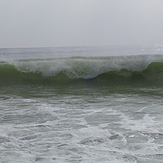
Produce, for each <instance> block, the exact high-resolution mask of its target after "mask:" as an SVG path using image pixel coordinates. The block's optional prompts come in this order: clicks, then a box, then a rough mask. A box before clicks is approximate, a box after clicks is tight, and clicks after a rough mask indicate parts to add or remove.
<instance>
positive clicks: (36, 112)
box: [0, 48, 163, 163]
mask: <svg viewBox="0 0 163 163" xmlns="http://www.w3.org/2000/svg"><path fill="white" fill-rule="evenodd" d="M10 50H11V49H10ZM39 50H40V49H39ZM44 50H45V49H44ZM81 50H82V48H81V49H80V51H81ZM11 51H12V50H11ZM15 51H16V50H15ZM15 51H13V53H14V55H15V53H16V52H15ZM18 51H20V50H18ZM22 51H23V50H22ZM22 51H21V52H22ZM40 51H41V52H42V53H41V52H40ZM40 51H37V50H36V52H35V53H36V54H35V57H36V56H39V53H41V54H40V55H41V56H42V55H43V53H44V51H42V50H40ZM58 51H59V50H58ZM70 51H73V48H72V49H69V51H68V50H65V53H66V54H67V53H69V52H70ZM94 51H96V49H94ZM130 51H131V50H130ZM138 51H140V49H138ZM24 52H25V53H24V56H23V57H22V58H21V57H18V58H19V59H20V60H21V61H20V60H18V59H17V58H15V60H13V58H12V57H13V56H12V53H11V52H10V53H8V55H9V56H10V57H9V58H10V59H7V58H6V60H5V62H6V61H7V68H6V69H5V71H4V69H0V70H1V71H0V73H1V77H4V79H2V78H1V79H0V80H1V81H5V82H7V83H2V82H1V84H0V162H2V163H22V162H23V163H31V162H42V163H47V162H48V163H53V162H55V163H61V162H65V163H67V162H70V163H79V162H81V163H96V162H98V163H99V162H100V163H105V162H107V163H108V162H111V163H123V162H124V163H126V162H127V163H161V162H162V160H163V144H162V142H163V129H162V126H163V114H162V106H163V102H162V97H163V88H162V85H161V84H160V85H157V82H154V83H148V82H146V81H144V80H142V79H141V78H139V76H138V78H134V79H135V80H136V81H133V79H132V80H130V78H129V79H127V80H129V81H126V82H122V83H121V81H119V82H117V80H119V79H121V78H118V77H114V76H106V75H105V76H104V78H100V79H99V78H98V80H102V81H103V80H104V79H105V82H104V84H103V82H102V81H100V82H97V80H96V79H95V80H94V79H92V80H87V79H83V80H80V81H78V80H74V78H73V79H71V80H72V81H71V82H70V83H69V80H70V79H69V80H67V78H66V80H67V81H65V82H63V81H62V80H63V79H64V80H65V77H64V78H61V77H59V78H57V80H58V81H57V84H56V82H55V79H53V76H55V72H56V73H58V72H57V70H59V71H60V70H61V69H62V72H65V70H63V68H64V67H66V68H67V67H68V66H69V69H68V68H67V72H68V70H69V74H70V72H74V73H75V72H76V74H77V75H83V74H84V75H87V76H88V75H90V74H91V75H92V74H93V73H95V74H96V75H97V72H98V73H101V72H103V71H105V70H107V72H108V70H109V68H110V69H111V68H112V69H115V68H113V65H116V66H117V65H119V66H122V67H120V68H119V69H122V68H126V69H129V68H131V67H132V68H133V69H134V68H138V67H139V68H140V67H141V66H144V67H146V66H147V65H148V64H149V63H150V62H149V60H151V58H152V62H157V61H159V64H158V66H157V65H156V67H154V69H152V71H151V72H152V73H153V72H155V71H156V70H157V73H159V75H160V77H159V79H160V81H159V82H160V83H161V82H162V78H161V72H162V67H161V66H162V65H161V57H162V56H161V54H159V55H158V54H157V55H154V54H150V55H149V54H148V56H147V57H146V56H145V55H147V54H145V55H139V56H137V57H136V56H135V55H134V56H132V57H127V59H126V58H125V60H124V56H120V57H117V58H116V57H113V58H112V60H111V62H110V60H109V59H108V58H109V57H110V56H107V57H106V56H105V57H101V56H100V57H98V58H97V57H93V58H91V57H89V58H88V59H87V58H86V57H84V58H83V57H81V58H80V57H79V56H80V55H79V54H78V57H73V58H72V57H68V58H67V59H65V57H64V58H58V57H57V60H55V59H54V57H53V59H51V60H49V59H45V58H42V57H40V59H38V58H37V59H36V58H35V57H34V58H35V59H34V58H31V59H29V58H28V57H29V56H28V53H29V54H30V55H33V53H32V54H31V53H30V50H29V51H28V53H27V51H24ZM62 52H63V49H62ZM82 52H83V51H82ZM98 52H99V51H98ZM105 52H106V51H105ZM116 52H117V51H116ZM6 53H7V52H6ZM74 53H78V51H76V49H74ZM92 53H93V52H92ZM21 54H22V53H21ZM53 55H54V54H53ZM153 55H154V56H153ZM1 56H4V53H2V52H1ZM151 56H152V57H151ZM51 57H52V54H51V53H50V55H49V57H48V56H47V58H51ZM11 58H12V60H11ZM23 58H24V59H23ZM106 58H107V59H106ZM113 60H114V61H115V63H113V62H112V61H113ZM2 61H4V59H2ZM74 62H75V64H74ZM81 62H82V68H81V67H80V65H81V64H79V63H81ZM76 63H78V64H76ZM104 63H105V64H104ZM109 63H110V64H109ZM122 63H123V64H122ZM124 63H125V64H124ZM131 63H132V64H131ZM133 63H135V65H134V64H133ZM146 63H147V65H145V64H146ZM4 64H6V63H4V62H2V64H1V65H2V67H3V66H4ZM8 64H10V65H8ZM11 64H12V65H11ZM13 64H14V66H15V67H14V68H13V67H12V66H13ZM76 65H77V67H75V66H76ZM83 65H84V66H83ZM5 66H6V65H5ZM84 67H86V69H84ZM158 67H159V69H158ZM70 68H71V69H70ZM80 68H81V69H80ZM89 68H90V70H89V71H88V69H89ZM152 68H153V67H152ZM155 68H156V69H155ZM143 69H144V68H142V67H141V70H140V71H142V70H143ZM79 70H80V71H79ZM17 71H18V72H17ZM131 71H132V70H131ZM19 72H21V73H19ZM29 72H30V73H33V72H34V73H33V74H30V73H29ZM38 72H39V73H40V72H41V75H42V76H43V77H41V76H37V75H38V74H37V73H38ZM47 72H48V73H49V74H48V73H47ZM82 72H83V73H82ZM115 72H116V73H117V72H118V71H117V70H116V71H115ZM130 73H131V72H130ZM157 73H155V76H157V75H158V74H157ZM39 75H40V74H39ZM16 77H19V78H21V81H20V80H18V79H16ZM47 77H50V78H48V79H46V78H47ZM110 77H114V78H113V79H112V80H111V79H110ZM51 78H52V79H51ZM82 78H84V76H82ZM9 79H10V81H8V80H9ZM40 79H41V80H42V82H38V80H40ZM45 79H46V80H47V81H46V82H45V81H44V80H45ZM75 79H76V78H75ZM109 79H110V80H111V82H109V81H110V80H109ZM139 79H140V80H139ZM35 80H37V82H34V81H35ZM107 81H108V82H109V84H108V83H106V82H107ZM53 82H54V83H53ZM62 82H63V83H62ZM112 82H113V83H112Z"/></svg>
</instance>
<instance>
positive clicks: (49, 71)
mask: <svg viewBox="0 0 163 163" xmlns="http://www.w3.org/2000/svg"><path fill="white" fill-rule="evenodd" d="M91 79H92V80H94V81H96V82H97V83H102V84H104V83H105V84H110V83H112V84H113V83H114V84H115V83H119V84H122V83H127V84H128V83H133V82H135V83H136V82H137V83H138V82H139V83H142V82H148V83H150V82H151V83H159V84H160V83H162V84H163V82H162V81H163V56H162V55H153V56H150V55H139V56H116V57H71V58H56V59H51V58H49V59H26V60H16V61H12V62H0V84H1V85H5V84H10V85H11V84H36V83H37V84H51V85H53V84H54V85H56V84H67V83H74V82H77V81H80V82H83V81H89V80H91Z"/></svg>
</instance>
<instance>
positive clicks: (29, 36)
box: [0, 0, 163, 48]
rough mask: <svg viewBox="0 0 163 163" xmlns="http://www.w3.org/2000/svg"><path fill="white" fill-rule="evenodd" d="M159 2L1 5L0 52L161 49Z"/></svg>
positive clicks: (6, 1) (21, 0) (19, 0)
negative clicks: (158, 46) (72, 48)
mask: <svg viewBox="0 0 163 163" xmlns="http://www.w3.org/2000/svg"><path fill="white" fill-rule="evenodd" d="M162 8H163V1H162V0H143V1H142V0H134V1H131V0H124V1H119V0H109V1H108V0H102V1H99V0H78V1H76V0H67V1H64V0H48V1H45V0H35V1H33V0H28V1H27V0H14V1H11V0H1V1H0V21H1V26H0V36H1V37H0V48H26V47H65V46H111V45H155V44H161V45H162V44H163V37H162V36H163V30H162V29H163V20H162V17H161V15H163V10H162Z"/></svg>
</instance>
